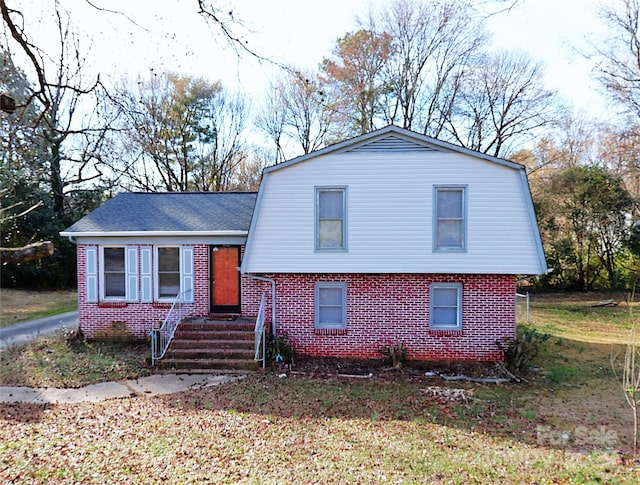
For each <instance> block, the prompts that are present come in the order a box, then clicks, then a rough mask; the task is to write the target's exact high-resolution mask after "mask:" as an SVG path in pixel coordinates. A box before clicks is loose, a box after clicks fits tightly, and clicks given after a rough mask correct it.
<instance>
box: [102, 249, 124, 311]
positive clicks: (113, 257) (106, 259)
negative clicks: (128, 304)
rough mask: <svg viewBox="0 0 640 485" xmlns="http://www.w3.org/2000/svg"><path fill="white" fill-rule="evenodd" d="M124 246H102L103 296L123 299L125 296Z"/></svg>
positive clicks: (106, 298)
mask: <svg viewBox="0 0 640 485" xmlns="http://www.w3.org/2000/svg"><path fill="white" fill-rule="evenodd" d="M124 252H125V248H124V247H115V248H114V247H103V248H102V261H103V266H102V267H103V271H102V278H103V284H102V288H103V298H104V299H105V300H108V299H113V300H124V298H125V296H126V274H127V273H126V265H125V256H124Z"/></svg>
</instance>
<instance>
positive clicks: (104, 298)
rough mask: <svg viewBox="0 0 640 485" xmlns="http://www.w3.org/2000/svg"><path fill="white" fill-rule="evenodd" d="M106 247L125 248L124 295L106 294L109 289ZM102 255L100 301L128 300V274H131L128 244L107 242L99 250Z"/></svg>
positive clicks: (100, 255)
mask: <svg viewBox="0 0 640 485" xmlns="http://www.w3.org/2000/svg"><path fill="white" fill-rule="evenodd" d="M105 248H109V249H114V248H122V249H124V296H106V295H105V291H106V289H107V285H106V281H105V272H104V269H105V265H104V250H105ZM99 257H100V269H99V277H100V301H127V296H128V295H127V275H128V274H129V267H128V266H129V265H128V263H127V246H126V245H123V244H105V245H103V246H100V251H99Z"/></svg>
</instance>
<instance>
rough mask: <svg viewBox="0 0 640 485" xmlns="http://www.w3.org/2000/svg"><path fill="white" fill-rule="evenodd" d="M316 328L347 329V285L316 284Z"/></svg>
mask: <svg viewBox="0 0 640 485" xmlns="http://www.w3.org/2000/svg"><path fill="white" fill-rule="evenodd" d="M315 298H316V299H315V302H316V304H315V328H347V284H346V283H316V297H315Z"/></svg>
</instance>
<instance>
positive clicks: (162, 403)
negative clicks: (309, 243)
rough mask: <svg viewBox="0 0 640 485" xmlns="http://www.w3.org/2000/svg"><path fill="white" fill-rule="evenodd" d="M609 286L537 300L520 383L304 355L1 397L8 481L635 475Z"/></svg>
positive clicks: (615, 478)
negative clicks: (88, 396) (88, 395)
mask: <svg viewBox="0 0 640 485" xmlns="http://www.w3.org/2000/svg"><path fill="white" fill-rule="evenodd" d="M600 298H601V297H600V296H587V297H582V298H580V299H577V298H567V297H552V296H546V297H535V296H534V297H533V300H532V322H531V326H532V327H534V328H537V329H539V330H540V331H544V332H548V333H551V334H552V335H553V336H552V338H551V339H550V340H548V341H547V342H546V343H545V347H544V351H543V353H542V355H541V356H540V357H539V359H538V362H537V364H538V366H539V367H538V368H537V369H536V370H535V371H534V372H532V373H531V375H530V382H529V383H527V384H506V385H496V384H479V383H470V382H464V381H445V380H443V379H441V378H440V377H430V376H427V375H425V372H424V371H425V370H428V366H427V368H425V369H422V370H420V371H418V370H414V371H412V372H409V371H404V372H397V371H381V370H379V369H373V370H374V372H373V375H372V376H371V377H338V376H337V375H336V373H335V372H331V369H330V368H329V367H327V366H326V365H325V366H324V367H322V368H320V371H322V372H320V371H318V370H317V369H316V370H317V371H316V372H314V373H311V372H310V371H311V370H312V369H313V366H309V365H307V366H302V365H300V366H297V367H296V366H294V369H293V371H294V372H287V377H278V376H279V372H267V373H257V374H255V375H251V376H249V377H248V378H247V379H244V380H242V381H238V382H235V383H232V384H227V385H225V386H223V387H218V388H208V389H202V390H198V391H190V392H186V393H181V394H175V395H170V396H163V397H153V398H146V397H134V398H127V399H118V400H112V401H106V402H102V403H98V404H89V403H86V404H75V405H55V406H54V405H47V406H38V405H28V404H11V405H10V404H4V405H0V480H1V481H2V482H3V483H76V482H81V483H116V482H127V483H157V482H160V481H165V482H169V483H323V484H324V483H541V484H542V483H638V481H640V469H639V468H638V464H637V462H636V461H635V460H634V459H632V457H631V456H630V451H631V450H630V439H631V436H632V434H631V431H632V430H631V414H630V410H629V408H628V407H627V406H626V404H625V401H624V398H623V395H622V391H621V389H620V386H619V385H618V384H617V382H616V380H615V378H614V377H613V374H612V371H611V367H610V363H609V361H610V356H611V354H612V352H614V353H615V352H616V351H617V349H618V348H619V346H618V345H617V344H616V343H615V342H618V343H619V342H620V341H621V340H622V339H623V338H624V337H625V335H626V333H625V332H626V328H627V327H628V326H629V325H630V322H631V320H630V319H631V318H632V317H631V316H630V315H629V311H628V310H629V308H628V307H627V305H626V304H625V303H621V304H620V305H619V306H617V307H591V306H590V305H591V304H592V302H593V301H597V300H598V299H600ZM637 310H640V308H638V304H637V303H636V304H634V311H635V312H636V314H637ZM612 341H614V343H612ZM33 345H35V344H32V346H33ZM13 351H14V352H19V351H18V349H14V350H13ZM88 352H90V350H88ZM49 355H51V354H49ZM16 360H18V359H13V360H12V361H16ZM51 360H55V355H52V356H51ZM11 365H12V363H11V362H9V361H7V362H5V361H3V368H4V367H5V366H11ZM85 367H86V366H85ZM142 367H144V366H142ZM23 370H24V374H25V375H28V374H29V371H28V370H27V368H26V367H25V368H24V369H23ZM49 370H50V372H51V373H52V374H56V372H57V371H56V370H55V366H54V365H50V367H49ZM296 371H298V372H299V373H298V372H296ZM303 371H306V372H303ZM110 372H111V371H109V370H104V371H103V378H108V377H110V376H111V373H110ZM141 372H146V369H144V368H142V370H141ZM320 373H322V375H320ZM83 374H85V375H86V374H87V371H86V370H85V371H84V372H83ZM363 374H367V372H363ZM113 375H114V376H118V375H119V374H113ZM80 380H82V379H78V381H80Z"/></svg>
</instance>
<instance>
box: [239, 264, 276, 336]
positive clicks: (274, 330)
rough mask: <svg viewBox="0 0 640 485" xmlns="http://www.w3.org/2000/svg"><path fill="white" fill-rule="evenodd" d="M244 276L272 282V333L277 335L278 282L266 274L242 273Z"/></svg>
mask: <svg viewBox="0 0 640 485" xmlns="http://www.w3.org/2000/svg"><path fill="white" fill-rule="evenodd" d="M242 277H243V278H250V279H252V280H258V281H266V282H267V283H271V335H272V336H273V337H275V336H276V282H275V280H274V279H272V278H267V277H266V276H257V275H254V274H250V273H242Z"/></svg>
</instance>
